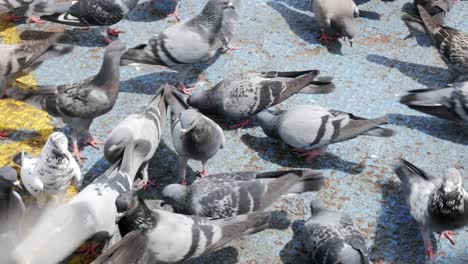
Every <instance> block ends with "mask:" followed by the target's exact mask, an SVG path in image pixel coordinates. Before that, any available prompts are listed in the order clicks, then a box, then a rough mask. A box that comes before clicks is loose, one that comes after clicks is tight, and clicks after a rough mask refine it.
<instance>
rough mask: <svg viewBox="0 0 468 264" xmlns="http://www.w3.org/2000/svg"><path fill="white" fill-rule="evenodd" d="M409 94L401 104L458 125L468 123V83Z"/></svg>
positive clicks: (403, 98)
mask: <svg viewBox="0 0 468 264" xmlns="http://www.w3.org/2000/svg"><path fill="white" fill-rule="evenodd" d="M408 93H409V94H407V95H405V96H403V97H402V98H401V99H400V103H402V104H405V105H407V106H408V107H410V108H412V109H415V110H418V111H421V112H423V113H426V114H430V115H433V116H437V117H440V118H444V119H448V120H452V121H455V122H458V123H463V122H468V81H465V82H459V83H453V85H451V86H447V87H442V88H430V89H419V90H411V91H408Z"/></svg>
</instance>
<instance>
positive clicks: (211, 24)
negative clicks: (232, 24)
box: [199, 1, 223, 31]
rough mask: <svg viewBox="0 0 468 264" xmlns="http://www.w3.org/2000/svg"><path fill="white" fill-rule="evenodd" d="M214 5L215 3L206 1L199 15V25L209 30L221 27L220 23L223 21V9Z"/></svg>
mask: <svg viewBox="0 0 468 264" xmlns="http://www.w3.org/2000/svg"><path fill="white" fill-rule="evenodd" d="M214 5H216V3H212V2H211V1H210V2H208V4H206V6H205V8H204V9H203V11H202V12H201V15H200V17H199V23H200V25H201V26H204V27H206V28H207V29H208V30H209V31H214V30H216V29H219V28H221V23H222V21H223V10H220V9H219V8H217V7H215V6H214Z"/></svg>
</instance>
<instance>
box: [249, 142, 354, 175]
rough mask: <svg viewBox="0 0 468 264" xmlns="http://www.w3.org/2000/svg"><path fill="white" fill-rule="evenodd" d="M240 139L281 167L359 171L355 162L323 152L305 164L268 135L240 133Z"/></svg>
mask: <svg viewBox="0 0 468 264" xmlns="http://www.w3.org/2000/svg"><path fill="white" fill-rule="evenodd" d="M241 140H242V142H244V144H245V145H247V146H248V147H249V148H250V149H252V150H254V151H255V152H257V154H258V156H259V157H260V158H262V159H264V160H266V161H269V162H272V163H275V164H278V165H280V166H283V167H294V168H312V169H333V170H340V171H344V172H347V173H350V174H358V173H360V169H359V168H358V167H359V165H358V164H357V163H354V162H350V161H345V160H342V159H341V158H339V157H338V156H335V155H333V154H330V153H325V154H323V155H321V156H319V157H317V158H316V159H315V160H314V162H313V163H312V164H307V163H306V162H305V161H304V158H300V157H297V155H295V154H293V153H292V148H290V147H289V146H287V145H286V144H283V143H282V142H279V141H276V140H273V139H270V138H268V137H255V136H252V135H250V134H244V135H242V136H241Z"/></svg>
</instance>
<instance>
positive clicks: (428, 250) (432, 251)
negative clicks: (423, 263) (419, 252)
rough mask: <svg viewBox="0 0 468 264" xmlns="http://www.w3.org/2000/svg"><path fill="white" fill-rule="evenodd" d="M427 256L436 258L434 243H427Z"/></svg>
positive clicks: (431, 258)
mask: <svg viewBox="0 0 468 264" xmlns="http://www.w3.org/2000/svg"><path fill="white" fill-rule="evenodd" d="M426 257H427V258H428V259H429V260H434V259H435V253H434V250H433V249H432V245H431V244H430V243H429V244H428V245H426Z"/></svg>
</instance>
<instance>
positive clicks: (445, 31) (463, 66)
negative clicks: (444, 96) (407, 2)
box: [417, 5, 468, 82]
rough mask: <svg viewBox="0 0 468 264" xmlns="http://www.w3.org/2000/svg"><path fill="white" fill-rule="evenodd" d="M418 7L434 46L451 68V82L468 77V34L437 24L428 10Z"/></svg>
mask: <svg viewBox="0 0 468 264" xmlns="http://www.w3.org/2000/svg"><path fill="white" fill-rule="evenodd" d="M417 7H418V10H419V14H420V15H421V19H422V21H423V23H424V28H425V30H426V33H427V35H428V36H429V38H430V39H431V42H432V45H434V47H435V48H437V50H438V51H439V54H440V56H441V58H442V60H443V61H444V62H445V63H446V64H447V66H448V68H449V71H450V73H451V75H452V78H451V80H450V82H453V81H457V79H458V78H459V77H462V76H464V75H465V76H466V75H468V33H466V32H461V31H459V30H457V29H454V28H451V27H447V26H444V25H442V24H439V23H437V22H436V20H435V19H433V18H432V17H431V16H430V15H429V13H428V12H427V11H426V9H424V8H423V7H422V6H420V5H418V6H417Z"/></svg>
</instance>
